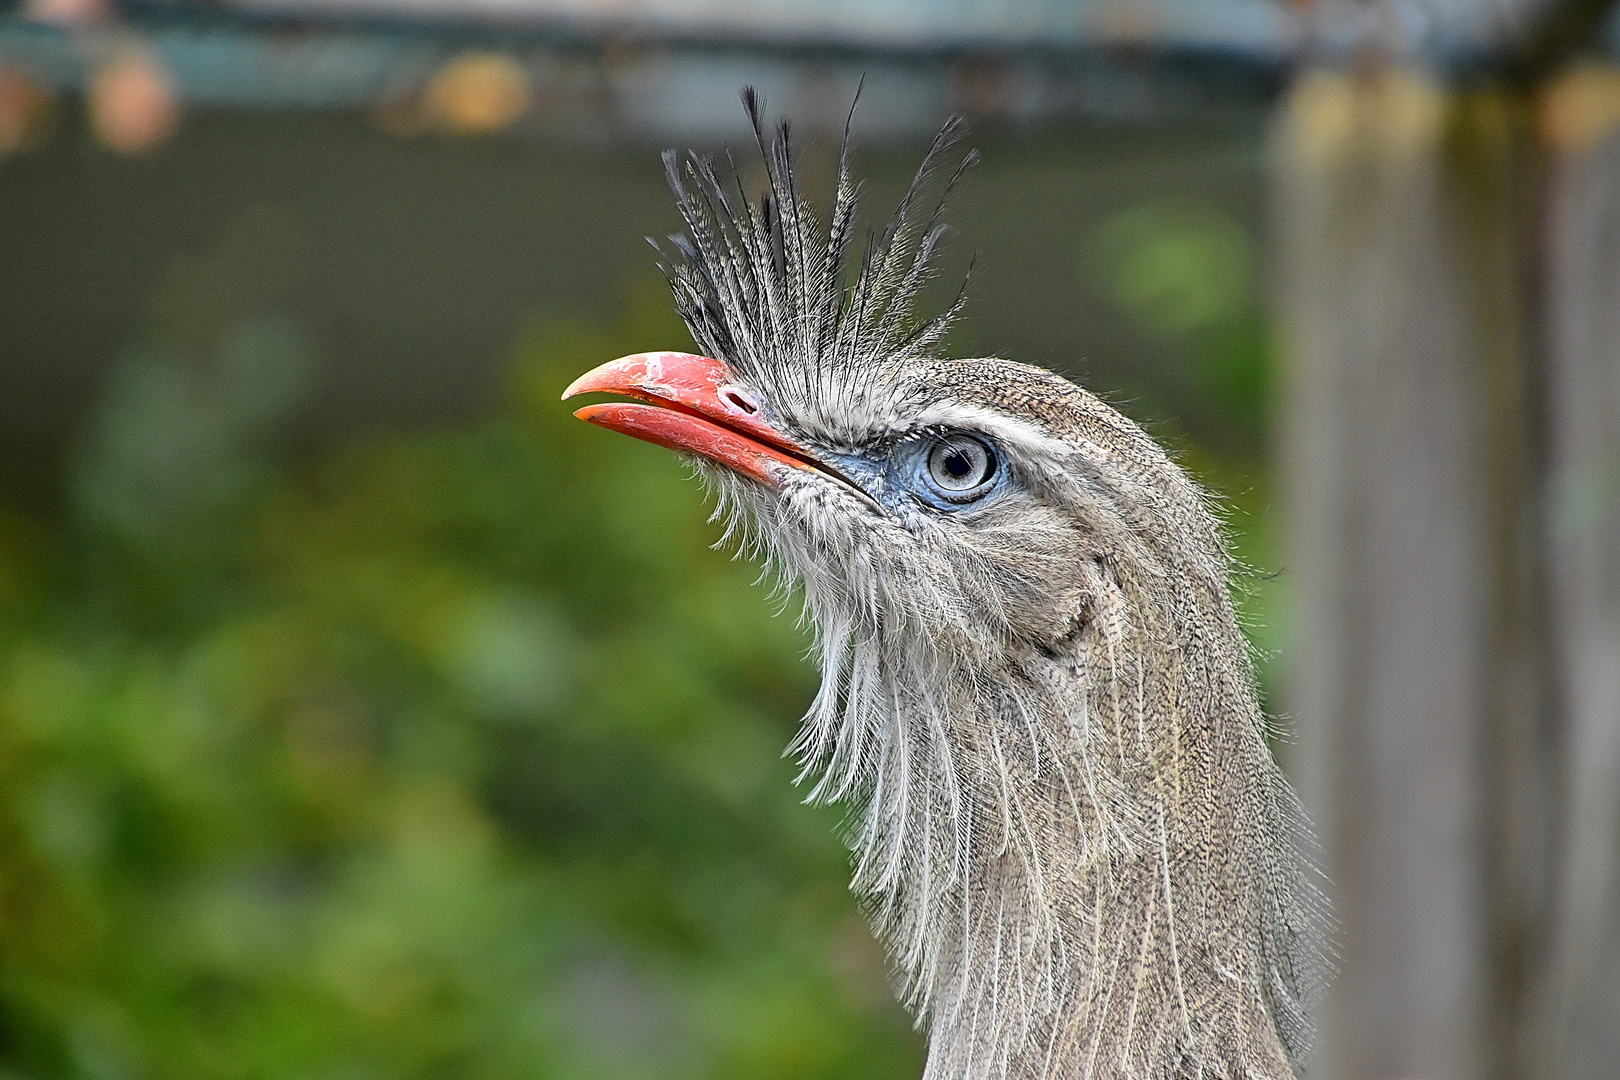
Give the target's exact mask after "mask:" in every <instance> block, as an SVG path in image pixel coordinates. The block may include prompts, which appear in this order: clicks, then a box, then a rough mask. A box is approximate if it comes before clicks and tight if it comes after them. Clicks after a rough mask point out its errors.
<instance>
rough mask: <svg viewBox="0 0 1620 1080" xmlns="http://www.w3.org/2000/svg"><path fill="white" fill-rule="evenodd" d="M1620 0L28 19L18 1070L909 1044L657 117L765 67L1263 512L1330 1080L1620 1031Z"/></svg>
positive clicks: (19, 112)
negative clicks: (790, 757)
mask: <svg viewBox="0 0 1620 1080" xmlns="http://www.w3.org/2000/svg"><path fill="white" fill-rule="evenodd" d="M1606 6H1607V5H1605V4H1603V3H1595V2H1594V3H1579V2H1566V3H1552V2H1550V0H1549V2H1545V3H1510V2H1506V0H1503V2H1494V3H1484V2H1480V3H1473V2H1470V0H1446V2H1443V3H1430V4H1416V3H1379V4H1362V3H1359V2H1352V0H1322V2H1321V3H1318V4H1313V3H1310V2H1303V3H1300V4H1298V5H1292V6H1290V5H1283V4H1277V3H1272V2H1271V0H1069V2H1066V3H1061V4H1060V3H1053V2H1051V0H1002V2H1000V3H967V2H955V0H890V2H885V3H871V4H866V5H847V4H831V3H829V4H803V3H793V4H789V3H784V2H779V0H768V2H755V3H749V4H742V3H737V2H733V0H709V2H706V3H702V4H690V3H680V2H677V0H648V2H646V3H635V4H631V3H602V2H594V0H577V2H570V0H474V2H463V3H457V2H454V0H352V2H342V0H217V2H203V0H196V2H189V0H168V2H161V0H159V2H111V0H29V2H26V3H14V2H12V3H0V1077H16V1078H19V1080H20V1078H41V1080H43V1078H69V1077H71V1078H80V1077H83V1078H86V1080H103V1078H105V1080H142V1078H148V1077H150V1078H176V1080H180V1078H197V1080H204V1078H208V1080H211V1078H232V1077H238V1078H242V1080H250V1078H261V1077H262V1078H271V1077H274V1078H283V1077H285V1078H299V1080H303V1078H308V1080H371V1078H377V1080H384V1078H390V1080H391V1078H396V1077H397V1078H417V1077H422V1078H428V1077H434V1078H437V1077H446V1078H449V1077H458V1078H459V1077H470V1078H477V1077H490V1078H495V1077H500V1078H509V1077H511V1078H516V1077H536V1078H540V1077H546V1078H549V1077H557V1078H582V1080H583V1078H609V1077H636V1078H643V1077H645V1078H659V1077H671V1078H687V1077H694V1078H695V1077H738V1078H742V1077H749V1078H754V1077H771V1078H781V1080H794V1078H805V1080H809V1078H822V1077H826V1078H832V1077H839V1078H848V1080H859V1078H873V1080H876V1078H897V1080H898V1078H906V1077H915V1076H917V1075H918V1074H919V1073H920V1071H921V1063H922V1040H921V1036H919V1035H918V1034H917V1033H916V1032H914V1031H912V1029H911V1026H910V1022H909V1019H908V1017H907V1016H906V1015H905V1014H904V1013H903V1012H902V1011H901V1010H900V1009H899V1008H898V1006H896V1005H895V1004H894V1003H893V1001H892V999H891V997H890V994H889V990H888V985H887V980H886V972H885V964H884V958H883V956H882V954H881V951H880V950H879V949H878V947H877V946H876V945H875V944H874V943H873V942H872V940H871V938H870V936H869V934H868V932H867V929H866V927H865V923H864V921H863V920H862V918H861V917H860V915H859V914H858V912H857V910H856V906H855V903H854V901H853V899H852V898H851V897H850V896H849V894H848V892H847V889H846V884H847V878H848V868H847V863H846V856H845V852H844V850H843V848H842V846H841V844H840V843H839V841H838V829H839V826H840V823H841V819H840V816H839V813H838V812H837V811H836V810H829V809H812V808H808V807H804V806H802V805H799V803H798V799H799V797H800V794H801V793H800V792H798V791H797V790H796V789H795V788H794V787H793V786H792V784H791V780H792V775H793V770H792V769H791V768H790V766H789V764H788V763H786V762H784V761H782V760H781V758H780V752H781V749H782V747H783V746H785V745H786V743H787V741H788V739H789V738H790V737H791V733H792V731H793V729H794V726H795V723H796V720H797V717H798V716H799V715H800V713H801V712H802V711H803V709H804V708H805V706H806V704H807V703H808V701H809V698H810V695H811V693H812V692H813V689H814V684H815V678H814V672H813V671H812V669H811V667H810V665H809V664H808V663H807V662H806V661H805V659H804V654H805V650H806V648H807V645H808V641H807V638H806V637H805V635H804V634H803V632H802V631H801V630H800V629H799V628H798V627H796V626H795V624H794V622H793V620H792V619H791V618H779V617H775V616H774V615H773V612H774V608H773V605H772V604H771V603H769V602H768V601H767V599H766V597H765V595H764V594H763V593H762V592H761V591H760V590H758V589H757V588H755V587H754V586H753V581H754V576H755V571H754V570H753V568H751V567H749V566H746V565H741V564H737V563H733V562H731V561H729V560H728V559H727V558H726V557H725V556H724V555H722V554H718V553H716V552H714V551H711V550H710V545H711V544H713V543H714V542H715V541H716V539H717V538H718V533H717V530H716V529H715V528H714V527H713V526H712V525H709V524H707V523H706V522H705V516H706V515H705V508H704V506H703V505H702V502H701V498H700V492H699V489H698V488H697V486H696V485H695V484H693V483H692V482H691V481H690V480H689V478H688V477H687V475H686V472H685V470H684V469H683V467H682V466H681V465H680V464H678V463H677V462H676V461H675V460H673V458H672V456H671V455H669V454H667V453H665V452H663V451H660V450H657V449H655V448H652V447H649V446H646V445H643V444H640V443H636V442H633V441H632V440H628V439H623V438H619V437H615V436H611V435H608V434H606V433H604V432H601V431H598V430H596V429H593V428H589V427H587V426H586V425H583V424H580V423H578V422H577V421H575V420H573V419H572V417H571V415H570V412H569V410H568V409H567V408H566V407H564V406H563V405H562V404H561V403H560V402H559V401H558V394H559V393H560V391H561V388H562V387H563V386H564V385H565V384H566V383H567V382H568V381H569V380H570V379H571V378H573V376H575V375H577V374H578V373H580V372H581V371H583V370H585V369H586V368H588V367H590V366H594V365H595V364H597V363H600V362H602V361H604V360H607V359H610V358H612V357H615V356H619V355H622V354H625V353H629V352H635V351H640V350H645V349H656V348H676V349H679V348H684V347H686V346H687V345H689V343H690V339H689V338H688V337H687V335H686V333H685V331H684V329H683V328H682V327H681V326H680V324H679V322H678V321H677V320H676V319H675V318H674V317H673V314H672V312H671V306H670V302H669V298H668V292H667V289H666V287H665V285H664V284H663V282H662V279H661V277H660V276H659V274H658V272H657V270H656V268H655V267H654V265H653V253H652V251H651V250H650V249H649V248H648V247H647V246H646V243H645V238H646V237H648V236H653V237H662V236H663V235H665V234H667V233H669V232H670V231H672V230H674V229H675V228H676V215H675V214H674V211H673V207H672V203H671V200H670V198H669V196H668V193H667V191H666V190H665V187H664V181H663V174H662V165H661V163H660V161H659V157H658V152H659V150H661V149H662V148H663V147H665V146H668V145H679V146H686V147H698V148H719V147H721V146H723V145H725V144H728V143H729V144H732V145H737V146H745V145H746V144H747V140H748V136H747V133H746V130H745V128H744V127H743V123H742V110H741V108H740V106H739V104H738V103H737V98H736V94H737V90H738V88H739V87H740V86H742V85H743V84H745V83H753V84H755V85H757V86H759V87H760V88H761V90H762V91H763V93H764V95H765V98H766V101H767V104H768V106H769V108H770V110H771V112H772V113H773V114H785V115H788V116H790V117H792V118H793V119H794V121H795V123H796V124H797V125H798V128H799V130H800V132H801V139H800V145H801V147H802V152H803V160H802V165H803V170H804V176H805V181H806V183H807V184H808V185H809V186H810V187H811V188H812V189H813V190H818V191H822V192H825V191H828V190H829V189H830V185H831V177H832V172H833V168H834V165H835V155H836V151H837V145H838V136H839V132H840V131H841V129H842V125H843V121H844V115H845V113H846V111H847V109H848V107H849V103H850V101H851V100H852V98H853V96H854V93H855V88H856V85H857V83H859V82H860V81H861V80H862V79H863V78H864V80H865V88H864V91H863V95H862V99H861V105H860V110H859V112H858V114H857V118H856V140H857V152H856V157H855V163H856V171H857V172H858V173H859V174H860V175H862V176H864V177H865V178H867V188H866V194H865V201H864V206H865V211H866V216H867V218H868V220H872V219H881V218H882V217H884V216H886V214H887V213H888V211H889V209H890V208H891V207H892V206H893V204H894V202H895V200H896V199H897V198H898V197H899V194H900V192H901V191H902V190H903V188H904V185H905V183H906V182H907V181H908V179H909V177H910V174H911V172H912V170H913V169H914V168H915V166H916V162H917V161H918V159H919V157H920V155H921V153H922V151H923V149H924V148H925V147H926V144H927V141H928V139H929V138H930V136H931V135H932V134H933V132H934V131H935V130H936V129H937V127H938V125H939V124H940V123H941V122H942V121H943V120H944V118H945V117H946V116H947V115H949V114H950V113H952V112H962V113H965V114H966V115H967V116H968V117H969V118H970V120H971V121H972V124H973V134H972V136H971V143H972V144H973V145H974V146H976V147H977V148H978V149H979V150H980V152H981V153H982V155H983V161H982V163H981V164H980V165H979V167H978V168H976V169H975V170H974V171H973V172H972V173H971V174H970V176H969V178H968V179H967V181H966V182H965V183H964V185H963V187H962V189H961V191H960V194H959V197H957V198H956V200H955V203H954V211H953V214H952V220H953V221H954V224H955V226H956V231H955V233H954V236H953V238H952V240H951V242H950V250H949V252H948V255H947V258H946V260H945V269H944V272H943V273H942V274H941V277H940V279H939V281H938V283H937V285H938V288H939V292H940V297H941V301H942V302H945V301H947V300H948V298H949V296H950V295H951V294H952V293H953V292H954V290H955V288H956V287H957V285H958V283H959V282H960V280H961V278H962V276H963V274H964V273H966V272H967V270H968V267H969V263H970V262H971V263H972V279H971V284H970V287H969V303H968V307H967V310H966V316H965V318H964V319H963V320H962V322H961V323H960V324H959V325H958V327H957V329H956V330H955V331H954V334H953V338H952V341H951V349H952V351H954V352H957V353H959V354H968V355H972V354H990V353H994V354H997V355H1003V356H1008V357H1012V358H1016V359H1020V360H1026V361H1032V362H1036V363H1040V364H1044V365H1047V366H1050V367H1052V368H1054V369H1055V370H1058V371H1061V372H1063V373H1064V374H1067V375H1069V376H1071V377H1073V378H1075V379H1077V380H1079V381H1081V382H1082V383H1084V384H1085V385H1087V386H1088V387H1090V388H1091V389H1093V390H1094V391H1096V392H1098V393H1099V394H1101V395H1102V396H1103V397H1105V398H1106V399H1107V400H1109V401H1110V402H1112V403H1114V404H1115V405H1116V406H1117V407H1119V408H1121V409H1122V410H1124V411H1125V412H1126V413H1127V414H1129V415H1130V416H1132V417H1133V418H1135V419H1136V420H1138V421H1139V422H1141V423H1143V424H1144V425H1146V426H1147V428H1148V429H1149V430H1150V431H1151V432H1152V433H1153V434H1155V435H1156V436H1157V437H1158V438H1160V439H1161V441H1163V442H1165V443H1166V444H1167V445H1168V446H1170V447H1171V448H1172V450H1173V451H1174V452H1175V454H1176V455H1177V457H1178V459H1179V460H1180V461H1182V462H1183V463H1184V464H1185V465H1186V466H1187V467H1188V468H1189V469H1190V470H1191V471H1193V472H1194V473H1195V474H1196V475H1198V476H1199V477H1200V478H1201V479H1202V480H1203V481H1204V483H1205V484H1206V485H1207V486H1209V487H1210V488H1211V489H1212V490H1213V491H1215V492H1216V493H1217V494H1219V495H1220V496H1221V498H1222V501H1221V506H1222V508H1223V510H1224V513H1225V514H1226V517H1227V520H1228V523H1229V525H1230V527H1231V529H1232V531H1233V534H1234V537H1235V541H1236V547H1237V551H1238V553H1239V555H1240V557H1241V558H1242V559H1243V561H1244V563H1245V564H1246V565H1247V567H1249V568H1250V570H1251V571H1252V572H1251V573H1248V574H1246V575H1245V576H1244V577H1243V578H1242V579H1241V580H1240V581H1239V582H1238V583H1237V585H1238V590H1239V600H1240V604H1241V606H1242V608H1243V610H1244V612H1245V616H1246V620H1247V625H1248V629H1249V631H1250V634H1251V637H1252V640H1253V642H1254V644H1255V646H1256V649H1257V655H1258V656H1259V659H1260V668H1261V676H1262V682H1263V691H1264V693H1265V696H1266V698H1267V704H1268V707H1269V708H1270V710H1271V711H1272V712H1273V713H1274V714H1276V715H1278V716H1279V717H1280V718H1282V721H1283V722H1282V724H1281V725H1280V726H1281V727H1282V728H1283V729H1285V730H1287V731H1289V732H1291V734H1290V735H1289V736H1287V737H1286V738H1284V739H1282V740H1280V741H1279V744H1278V747H1277V749H1278V752H1279V756H1280V757H1281V758H1282V759H1283V760H1284V762H1285V764H1286V765H1287V767H1288V768H1289V770H1290V771H1291V772H1292V773H1293V774H1294V775H1295V777H1296V779H1297V780H1298V781H1299V783H1300V785H1301V788H1302V791H1303V793H1304V795H1305V797H1306V800H1307V802H1308V803H1309V804H1310V806H1311V808H1312V811H1313V814H1314V815H1315V817H1316V819H1317V822H1318V826H1319V828H1320V830H1321V832H1322V834H1323V840H1324V849H1325V854H1324V858H1325V861H1326V863H1327V866H1328V869H1329V874H1330V876H1331V877H1332V878H1333V879H1334V881H1335V894H1336V899H1337V904H1338V910H1339V915H1340V919H1341V922H1342V926H1341V929H1340V933H1339V952H1340V957H1341V976H1340V979H1339V981H1338V983H1337V984H1336V986H1335V989H1334V991H1333V993H1332V996H1331V997H1330V999H1329V1001H1328V1002H1327V1003H1326V1005H1325V1006H1324V1008H1323V1011H1322V1014H1323V1028H1324V1031H1323V1046H1322V1049H1321V1051H1320V1052H1319V1053H1318V1055H1317V1059H1316V1061H1315V1063H1314V1065H1313V1067H1312V1070H1311V1073H1310V1075H1312V1076H1313V1077H1314V1076H1321V1077H1331V1078H1364V1080H1395V1078H1397V1077H1404V1078H1408V1080H1416V1078H1419V1077H1424V1078H1430V1080H1453V1078H1455V1080H1465V1078H1474V1077H1480V1078H1484V1077H1493V1078H1495V1077H1500V1078H1502V1080H1509V1078H1512V1080H1518V1078H1521V1077H1522V1078H1527V1080H1528V1078H1530V1077H1565V1076H1567V1077H1592V1078H1594V1080H1596V1078H1601V1077H1613V1076H1617V1075H1620V916H1617V912H1620V902H1617V896H1620V875H1617V871H1616V867H1617V865H1620V858H1617V856H1620V69H1617V68H1615V67H1613V66H1611V60H1610V57H1612V56H1613V55H1615V54H1616V49H1617V47H1620V35H1617V34H1616V32H1615V30H1614V22H1613V20H1612V19H1609V18H1608V16H1607V15H1606V12H1605V8H1606Z"/></svg>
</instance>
